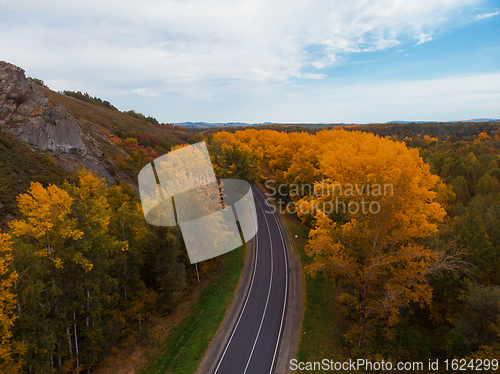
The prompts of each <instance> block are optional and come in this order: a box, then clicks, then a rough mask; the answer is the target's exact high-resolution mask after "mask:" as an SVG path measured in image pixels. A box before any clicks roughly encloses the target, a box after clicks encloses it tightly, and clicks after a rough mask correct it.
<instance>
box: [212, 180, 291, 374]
mask: <svg viewBox="0 0 500 374" xmlns="http://www.w3.org/2000/svg"><path fill="white" fill-rule="evenodd" d="M255 189H256V190H258V192H259V194H260V195H261V197H262V198H263V199H264V202H265V204H266V206H267V207H268V208H270V206H269V203H268V202H267V201H266V199H265V196H264V194H263V193H262V192H261V190H260V188H259V187H258V186H257V187H256V188H255ZM266 196H267V195H266ZM257 204H258V205H259V207H260V209H261V210H262V213H263V215H264V220H265V222H266V227H267V233H268V236H269V244H270V248H271V251H270V253H271V277H270V280H269V289H268V293H267V299H266V304H265V307H264V311H263V313H262V318H261V321H260V326H259V330H258V331H257V336H256V337H255V341H254V344H253V346H252V350H251V352H250V356H249V358H248V361H247V364H246V366H245V370H244V372H243V374H246V372H247V370H248V366H249V365H250V361H251V359H252V356H253V352H254V350H255V346H256V345H257V340H258V339H259V335H260V331H261V330H262V325H263V323H264V318H265V316H266V312H267V307H268V304H269V298H270V295H271V288H272V281H273V274H274V259H273V243H272V238H271V231H270V228H269V224H268V221H267V217H266V211H265V210H264V209H263V208H262V205H261V204H260V202H259V200H258V199H257ZM267 213H268V214H269V213H271V214H272V215H273V218H274V220H275V222H276V225H277V226H278V231H279V233H280V239H281V243H282V244H283V254H284V258H285V297H284V302H283V309H282V314H281V323H280V329H279V333H278V338H277V340H276V345H275V349H274V355H273V359H272V361H271V368H270V370H269V374H271V372H272V370H273V366H274V362H275V360H276V355H277V352H278V346H279V343H280V338H281V333H282V330H283V323H284V318H285V311H286V303H287V295H288V259H287V253H286V245H285V241H284V237H283V233H282V230H281V227H280V225H279V223H278V220H277V218H276V216H275V215H274V214H273V213H272V212H267ZM286 235H287V237H288V233H286ZM256 237H257V238H256V248H255V253H256V255H255V262H254V267H253V274H252V281H251V283H250V288H249V290H248V292H247V295H246V299H245V304H244V305H243V308H242V310H241V312H240V315H239V317H238V321H237V322H236V325H235V327H234V328H233V331H232V333H231V337H230V338H229V341H228V343H227V345H226V348H225V349H224V352H223V354H222V356H221V358H220V360H219V363H218V365H217V367H216V369H215V371H214V372H213V374H217V371H218V370H219V367H220V365H221V363H222V361H223V360H224V357H225V355H226V352H227V350H228V348H229V345H230V344H231V341H232V339H233V336H234V334H235V332H236V330H237V328H238V326H239V323H240V321H241V318H242V316H243V313H244V311H245V308H246V306H247V303H248V299H249V298H250V293H251V292H252V289H253V283H254V279H255V274H256V269H257V258H258V243H259V241H258V235H256ZM289 240H290V239H289Z"/></svg>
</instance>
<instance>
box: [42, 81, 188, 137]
mask: <svg viewBox="0 0 500 374" xmlns="http://www.w3.org/2000/svg"><path fill="white" fill-rule="evenodd" d="M40 90H41V92H42V93H43V95H44V96H46V97H47V98H48V99H49V100H50V101H52V102H55V103H58V104H60V105H62V106H63V107H65V108H66V109H67V110H68V112H70V113H71V114H72V115H74V116H75V117H76V118H78V119H79V120H80V122H81V123H82V125H83V126H84V129H85V130H87V131H99V130H106V131H107V132H109V133H113V134H114V133H116V132H117V131H122V132H130V131H135V132H136V133H148V134H151V135H153V136H155V137H157V138H162V139H165V140H166V141H168V142H169V143H171V144H179V143H182V142H184V143H191V142H193V141H194V139H193V134H192V133H191V132H189V131H185V130H184V131H183V130H177V129H175V128H172V129H169V128H167V126H165V125H153V124H150V123H149V122H146V121H142V120H140V119H137V118H134V117H132V116H130V115H127V114H124V113H122V112H120V111H116V110H112V109H107V108H104V107H102V106H99V105H95V104H92V103H89V102H85V101H82V100H78V99H75V98H73V97H69V96H66V95H63V94H61V93H59V92H55V91H52V90H50V89H48V88H46V87H40Z"/></svg>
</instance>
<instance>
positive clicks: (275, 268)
mask: <svg viewBox="0 0 500 374" xmlns="http://www.w3.org/2000/svg"><path fill="white" fill-rule="evenodd" d="M252 190H253V194H254V196H255V197H256V198H257V201H256V203H255V205H256V208H257V221H258V225H259V229H258V232H257V238H256V249H255V251H256V254H255V261H254V267H253V274H252V280H251V283H250V287H249V290H248V293H247V295H246V299H245V302H244V304H243V307H242V309H241V311H240V315H239V317H238V320H237V322H236V325H235V326H234V329H233V331H232V333H231V336H230V338H229V340H228V342H227V344H226V346H225V348H224V350H223V351H222V354H221V355H220V357H219V359H218V363H217V365H216V366H215V369H214V371H213V372H212V374H269V373H273V370H274V369H275V366H276V360H277V355H278V352H279V345H280V342H281V338H282V335H283V326H284V321H285V313H286V303H287V292H288V260H287V255H286V250H285V243H284V240H285V237H284V235H285V233H283V232H281V229H280V227H279V225H278V222H277V217H276V216H275V214H277V213H275V214H272V209H270V208H269V207H268V206H267V204H266V202H265V199H264V194H263V193H262V191H261V190H260V189H259V188H258V187H256V186H252ZM279 219H280V218H279Z"/></svg>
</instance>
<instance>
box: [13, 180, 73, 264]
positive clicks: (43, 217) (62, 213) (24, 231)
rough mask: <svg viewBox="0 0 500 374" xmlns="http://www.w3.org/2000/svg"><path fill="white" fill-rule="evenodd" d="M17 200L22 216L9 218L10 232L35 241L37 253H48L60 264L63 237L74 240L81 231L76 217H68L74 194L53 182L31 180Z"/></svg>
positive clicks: (48, 255)
mask: <svg viewBox="0 0 500 374" xmlns="http://www.w3.org/2000/svg"><path fill="white" fill-rule="evenodd" d="M17 201H18V203H19V210H20V212H21V214H22V215H23V217H24V218H23V219H20V220H14V221H12V222H10V224H9V226H10V229H11V232H12V234H13V235H14V236H17V237H22V236H26V237H29V238H32V239H34V240H35V241H37V242H38V244H39V247H38V248H39V249H40V250H39V251H38V253H37V254H38V255H40V256H41V257H49V258H50V260H51V261H52V262H53V263H54V265H55V267H56V268H58V267H60V266H61V264H62V260H61V259H60V257H58V253H57V250H58V249H60V248H61V247H62V246H63V244H64V242H65V241H66V240H68V239H72V240H77V239H80V238H81V237H82V235H83V232H82V231H80V230H78V229H77V228H76V219H74V218H69V214H70V212H71V206H72V204H73V198H72V197H71V196H70V195H69V194H68V193H67V192H66V191H65V190H63V189H61V188H59V187H57V186H55V185H49V186H48V187H47V188H44V187H43V186H42V185H41V184H40V183H38V182H31V186H30V189H29V190H28V193H26V194H21V195H19V196H18V198H17Z"/></svg>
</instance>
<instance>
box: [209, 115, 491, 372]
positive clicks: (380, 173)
mask: <svg viewBox="0 0 500 374" xmlns="http://www.w3.org/2000/svg"><path fill="white" fill-rule="evenodd" d="M378 126H381V125H374V126H373V127H372V129H374V128H376V129H378ZM391 126H394V127H392V128H401V129H403V130H404V131H402V132H401V133H399V134H398V136H397V138H400V137H401V138H402V139H405V140H404V142H401V141H396V140H393V139H397V138H396V137H394V136H393V135H394V134H390V135H391V137H390V138H389V137H386V138H383V137H379V136H377V135H374V134H372V133H369V132H367V131H356V130H358V129H359V130H362V129H365V126H359V127H356V128H349V129H343V128H336V129H334V130H329V131H327V130H321V131H314V134H310V133H309V132H301V133H295V132H292V133H286V132H284V131H275V130H257V129H255V128H253V129H247V130H243V131H241V130H240V131H235V132H234V133H230V132H226V131H224V132H218V133H215V134H210V136H211V137H212V139H213V140H214V141H217V142H222V143H223V144H227V147H232V148H236V149H238V148H240V147H242V146H248V147H249V149H250V150H252V152H255V153H256V155H255V156H256V160H257V161H256V163H254V166H255V167H256V168H258V170H259V171H258V173H261V174H262V177H263V180H273V181H274V182H273V183H272V184H270V186H274V187H277V186H279V185H280V184H283V185H284V186H285V188H282V189H281V190H280V192H287V194H286V196H278V194H277V191H276V190H274V196H273V197H274V198H276V199H277V200H278V199H280V198H281V199H284V200H285V202H286V203H288V207H289V208H291V209H289V212H290V213H294V212H297V211H298V212H299V217H300V218H301V219H302V220H303V222H304V223H306V224H307V225H308V226H309V228H310V233H309V242H308V245H307V247H306V253H307V254H308V255H309V260H307V261H306V263H305V264H303V265H304V266H305V267H306V273H307V274H309V275H310V276H313V275H314V274H317V273H318V272H320V273H326V274H328V277H326V279H329V280H330V281H331V282H336V285H337V287H339V290H342V292H340V296H339V297H338V300H339V301H340V302H341V304H342V305H343V310H332V311H330V314H328V315H325V316H324V318H329V319H335V318H336V317H335V315H336V314H337V313H342V314H344V315H347V316H348V317H349V319H350V321H351V322H350V324H349V325H348V326H344V328H345V330H344V333H343V335H342V338H341V339H340V340H339V341H338V342H336V344H335V345H340V346H341V347H343V350H344V351H345V354H346V358H348V357H359V358H370V359H372V360H379V361H380V360H381V359H382V358H383V359H386V360H392V361H393V362H394V361H397V360H405V361H415V360H422V361H425V362H427V360H428V359H433V358H441V359H445V358H450V357H459V358H468V359H472V358H483V359H484V358H489V359H494V358H498V357H499V356H500V276H499V274H500V169H499V168H498V166H499V163H500V144H499V140H500V139H499V138H498V137H497V136H498V124H492V123H484V124H479V126H478V124H477V123H476V124H462V126H463V127H464V128H460V124H451V125H450V127H449V128H446V126H448V125H445V126H444V127H445V130H446V131H445V132H444V133H442V132H440V133H434V132H432V131H431V132H430V135H428V134H426V133H425V132H424V131H423V128H425V129H427V128H430V129H435V130H436V131H438V129H439V126H438V125H436V127H433V126H432V125H429V124H424V127H420V128H419V127H418V126H422V125H421V124H418V126H416V127H415V128H413V126H412V125H411V124H410V126H409V127H408V124H388V125H387V126H383V127H382V128H386V127H387V128H390V127H391ZM282 128H283V127H282V126H279V129H280V130H281V129H282ZM259 129H260V127H259ZM483 130H484V131H483ZM384 131H385V130H384ZM405 131H406V132H405ZM411 133H414V134H415V137H413V138H412V137H409V136H408V134H411ZM474 133H477V135H476V136H474V135H472V134H474ZM453 134H454V135H453ZM431 135H432V136H431ZM452 136H457V137H462V138H465V139H468V140H467V141H465V140H463V141H455V142H453V141H450V140H447V141H446V140H444V141H443V140H438V137H446V138H447V139H451V137H452ZM471 137H472V138H471ZM402 139H401V140H402ZM405 143H406V144H405ZM224 147H226V146H224ZM424 160H425V162H424ZM238 165H240V167H238ZM243 166H244V163H243V161H242V160H240V162H238V158H236V159H235V160H234V162H233V163H232V164H231V165H229V166H228V167H226V169H229V171H230V172H231V173H232V172H233V170H239V169H240V170H244V168H243ZM294 185H295V186H299V188H294V187H293V186H294ZM303 185H309V186H313V189H312V191H318V193H315V192H311V189H310V188H306V189H301V188H300V186H303ZM348 185H351V186H353V187H352V188H351V194H349V193H348V192H346V191H347V190H346V189H345V188H346V186H348ZM376 185H379V186H385V185H390V186H391V187H392V190H391V191H392V192H391V193H379V194H376V193H373V189H372V188H374V187H376ZM339 186H341V187H342V186H344V190H343V191H342V190H341V189H339ZM355 186H357V187H355ZM366 186H369V187H370V191H372V193H367V189H366V188H367V187H366ZM356 188H358V190H357V191H358V192H359V191H361V193H358V192H356ZM325 190H326V191H330V193H328V194H322V193H321V191H325ZM353 190H354V191H355V192H354V193H352V191H353ZM270 192H273V190H270ZM363 204H364V205H365V206H366V207H368V206H372V205H371V204H374V205H373V207H378V208H377V209H373V211H376V213H373V211H371V212H370V211H368V209H366V210H365V211H363V210H362V208H361V207H362V206H363ZM349 206H350V207H351V208H349ZM356 207H358V209H355V208H356ZM332 297H333V296H332ZM311 307H313V306H311ZM311 323H312V321H309V324H311Z"/></svg>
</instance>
